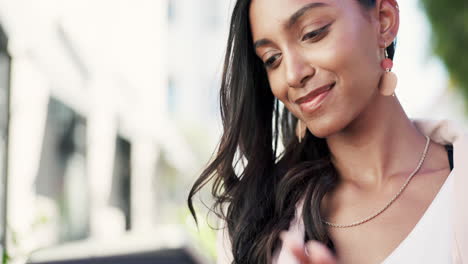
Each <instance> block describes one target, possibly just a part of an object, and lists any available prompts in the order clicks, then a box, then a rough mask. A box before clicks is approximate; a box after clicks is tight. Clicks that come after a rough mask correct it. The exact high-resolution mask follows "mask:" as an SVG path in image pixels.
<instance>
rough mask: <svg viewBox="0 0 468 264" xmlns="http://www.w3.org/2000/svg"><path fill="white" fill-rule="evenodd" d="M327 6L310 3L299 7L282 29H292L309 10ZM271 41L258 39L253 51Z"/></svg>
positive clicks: (320, 3) (319, 3)
mask: <svg viewBox="0 0 468 264" xmlns="http://www.w3.org/2000/svg"><path fill="white" fill-rule="evenodd" d="M327 5H328V4H326V3H322V2H315V3H310V4H307V5H305V6H303V7H301V8H300V9H299V10H297V11H296V12H294V14H292V15H291V16H290V17H289V19H288V20H287V22H286V23H285V25H284V27H285V28H286V29H289V28H291V27H293V26H294V25H295V24H296V23H297V22H298V21H299V19H301V17H303V16H304V15H305V14H306V13H307V12H309V11H310V10H311V9H313V8H317V7H324V6H327ZM271 43H272V42H271V40H268V39H260V40H258V41H255V43H254V49H255V50H256V49H258V48H259V47H261V46H265V45H268V44H271Z"/></svg>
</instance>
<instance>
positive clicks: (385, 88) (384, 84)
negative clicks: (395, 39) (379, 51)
mask: <svg viewBox="0 0 468 264" xmlns="http://www.w3.org/2000/svg"><path fill="white" fill-rule="evenodd" d="M385 46H387V45H385ZM384 53H385V59H383V60H382V62H381V64H380V66H381V67H382V68H383V69H384V70H385V73H384V74H383V76H382V79H381V80H380V93H381V94H382V95H384V96H390V95H392V96H395V88H396V86H397V82H398V78H397V76H396V74H395V73H393V72H391V69H392V68H393V61H392V60H391V59H390V58H388V53H387V49H385V50H384Z"/></svg>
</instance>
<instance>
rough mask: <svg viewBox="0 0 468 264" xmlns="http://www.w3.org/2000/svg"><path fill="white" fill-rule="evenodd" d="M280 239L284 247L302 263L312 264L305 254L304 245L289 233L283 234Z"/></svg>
mask: <svg viewBox="0 0 468 264" xmlns="http://www.w3.org/2000/svg"><path fill="white" fill-rule="evenodd" d="M280 238H281V240H282V241H283V247H284V248H285V249H286V250H289V251H290V252H291V253H292V254H293V255H294V256H295V257H296V258H297V260H298V261H299V262H300V263H304V264H307V263H310V260H309V257H308V256H307V255H306V253H305V248H304V245H303V244H302V243H301V241H297V239H295V237H294V236H292V235H291V234H290V233H289V232H284V231H283V232H281V234H280Z"/></svg>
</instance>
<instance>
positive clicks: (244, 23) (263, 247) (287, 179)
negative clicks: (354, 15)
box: [188, 0, 395, 264]
mask: <svg viewBox="0 0 468 264" xmlns="http://www.w3.org/2000/svg"><path fill="white" fill-rule="evenodd" d="M356 1H358V2H359V3H360V4H361V6H362V7H363V8H365V9H371V8H374V7H375V0H356ZM250 2H251V1H250V0H238V1H237V2H236V5H235V7H234V10H233V13H232V18H231V24H230V33H229V38H228V42H227V51H226V56H225V60H224V69H223V77H222V83H221V90H220V105H221V116H222V123H223V128H224V132H223V135H222V137H221V141H220V143H219V146H218V149H217V152H216V155H215V156H214V158H213V160H212V161H211V162H210V163H209V164H208V166H207V167H206V169H205V170H204V171H203V173H202V174H201V175H200V177H199V178H198V179H197V180H196V182H195V183H194V185H193V187H192V189H191V191H190V193H189V196H188V206H189V209H190V211H191V213H192V215H193V217H194V218H195V220H197V217H196V213H195V210H194V207H193V198H194V195H195V194H196V193H198V192H199V191H200V189H201V188H203V187H204V186H205V185H206V184H207V183H212V189H211V192H212V195H213V197H214V205H213V207H212V208H211V209H212V210H213V212H215V213H216V214H217V215H218V216H219V217H221V218H222V219H223V220H224V222H225V223H226V226H227V229H228V234H229V239H230V241H231V244H232V254H233V257H234V263H238V264H240V263H256V264H257V263H271V260H272V253H273V251H274V249H275V248H276V247H278V246H279V245H280V244H279V243H280V240H279V234H280V232H281V231H282V230H286V229H288V227H289V223H290V221H291V220H292V219H293V217H294V215H295V210H296V205H297V203H298V202H299V201H300V200H301V199H302V198H305V201H310V202H309V203H304V206H303V208H302V218H303V220H304V224H305V237H304V241H307V240H310V239H314V240H318V241H321V242H323V243H324V244H326V245H327V246H328V247H329V248H330V249H331V250H332V251H334V246H333V242H332V241H331V240H330V238H329V235H328V232H327V229H326V226H325V225H324V224H323V223H322V218H321V215H320V203H321V200H322V198H323V197H324V195H325V194H326V193H327V192H329V191H331V190H332V189H333V188H334V187H335V186H336V184H337V182H338V173H337V171H336V170H335V168H334V166H333V164H332V163H331V159H330V152H329V149H328V146H327V143H326V141H325V139H321V138H318V137H315V136H314V135H313V134H311V133H310V132H309V131H307V133H306V135H305V137H304V139H303V140H302V141H301V142H299V141H298V139H297V137H296V134H295V127H296V124H297V118H296V117H294V116H293V115H292V114H291V113H290V112H289V111H288V110H287V109H286V108H283V109H281V108H280V105H279V102H278V100H277V99H276V98H275V97H274V95H273V94H272V91H271V88H270V85H269V82H268V78H267V74H266V71H265V68H264V66H263V63H262V61H261V60H260V59H259V58H258V57H257V56H256V54H255V51H254V48H253V44H252V43H253V40H252V34H251V30H250V22H249V7H250ZM387 52H388V54H389V57H390V58H393V55H394V52H395V43H392V44H391V45H390V46H389V47H387ZM280 139H281V140H282V143H283V146H284V150H283V151H282V152H281V153H279V150H278V141H279V140H280ZM239 165H241V166H239ZM239 168H240V169H239Z"/></svg>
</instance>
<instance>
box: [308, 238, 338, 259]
mask: <svg viewBox="0 0 468 264" xmlns="http://www.w3.org/2000/svg"><path fill="white" fill-rule="evenodd" d="M306 249H307V252H308V255H309V259H310V260H311V263H317V264H336V263H337V259H336V258H335V257H334V256H333V254H332V252H331V251H330V249H329V248H327V247H326V246H325V245H323V244H322V243H320V242H318V241H309V242H307V245H306Z"/></svg>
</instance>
